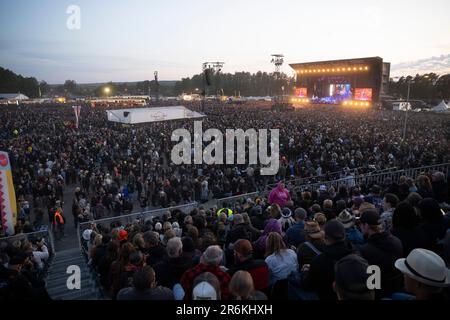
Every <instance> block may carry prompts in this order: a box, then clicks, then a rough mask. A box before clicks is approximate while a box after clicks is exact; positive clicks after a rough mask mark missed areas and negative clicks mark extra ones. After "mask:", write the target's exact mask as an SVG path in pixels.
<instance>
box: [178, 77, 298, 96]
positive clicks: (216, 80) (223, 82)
mask: <svg viewBox="0 0 450 320" xmlns="http://www.w3.org/2000/svg"><path fill="white" fill-rule="evenodd" d="M204 84H205V76H204V74H197V75H194V76H193V77H192V78H183V79H181V81H178V82H177V83H176V84H175V88H174V92H175V94H176V95H179V94H182V93H202V92H203V90H204ZM294 88H295V79H294V78H292V77H288V76H287V75H286V74H284V73H281V74H278V75H277V74H274V73H267V72H261V71H258V72H257V73H250V72H236V73H234V74H231V73H212V74H210V86H206V89H207V90H206V94H207V95H216V94H219V95H222V94H223V95H226V96H234V95H239V94H240V95H241V96H272V95H281V94H283V93H284V94H292V93H293V90H294Z"/></svg>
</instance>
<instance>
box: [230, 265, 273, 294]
mask: <svg viewBox="0 0 450 320" xmlns="http://www.w3.org/2000/svg"><path fill="white" fill-rule="evenodd" d="M229 290H230V295H231V297H232V298H233V299H234V300H267V296H266V295H265V294H264V293H262V292H261V291H255V287H254V283H253V278H252V276H251V275H250V273H249V272H247V271H243V270H240V271H238V272H236V273H235V274H234V275H233V277H232V278H231V280H230V284H229Z"/></svg>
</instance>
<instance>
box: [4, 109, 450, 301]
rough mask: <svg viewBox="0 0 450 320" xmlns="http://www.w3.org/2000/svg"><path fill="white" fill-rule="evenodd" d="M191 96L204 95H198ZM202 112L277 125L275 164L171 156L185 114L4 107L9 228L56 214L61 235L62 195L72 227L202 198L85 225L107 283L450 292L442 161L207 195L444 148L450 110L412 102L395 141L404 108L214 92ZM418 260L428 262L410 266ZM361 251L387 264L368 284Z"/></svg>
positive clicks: (302, 291) (394, 162)
mask: <svg viewBox="0 0 450 320" xmlns="http://www.w3.org/2000/svg"><path fill="white" fill-rule="evenodd" d="M186 106H187V107H188V108H190V109H193V110H197V111H199V110H200V108H201V107H200V105H199V104H197V103H195V102H193V103H191V104H189V105H186ZM205 112H206V115H207V117H206V118H205V119H204V121H203V129H204V130H206V129H208V128H217V129H219V130H220V131H221V132H224V131H225V130H226V129H237V128H240V129H243V130H246V129H249V128H256V129H274V128H278V129H280V160H281V166H280V170H279V172H278V174H277V175H275V176H270V177H267V176H262V175H261V174H260V168H259V167H258V166H254V165H252V166H248V165H235V166H227V165H222V166H220V165H219V166H207V165H182V166H176V165H174V164H172V163H171V162H170V151H171V148H172V146H173V144H174V142H171V140H170V137H171V133H172V132H173V130H175V129H178V128H186V129H188V130H190V131H191V132H192V129H193V124H192V122H189V121H173V122H159V123H152V124H142V125H138V126H126V125H120V124H116V123H109V122H108V121H107V118H106V113H105V109H103V108H91V107H90V106H83V108H82V111H81V119H80V123H79V128H78V129H76V128H75V127H74V125H73V118H74V115H73V110H72V109H71V108H69V107H55V106H40V107H33V106H19V107H16V106H15V107H14V108H13V107H6V108H3V109H2V110H0V114H1V117H2V119H4V121H3V123H2V131H1V132H0V136H1V139H0V149H1V150H5V151H7V152H8V153H9V156H10V160H11V164H12V169H13V179H14V185H15V190H16V195H17V197H18V200H19V201H18V202H19V215H18V223H17V226H16V232H17V233H27V232H30V231H33V230H40V229H41V228H45V227H46V224H47V223H46V221H48V224H50V225H51V227H52V230H53V231H54V233H55V237H56V239H57V240H60V239H64V237H65V234H64V230H65V228H66V226H65V224H66V218H67V214H68V213H67V212H63V211H64V210H63V204H64V203H65V202H67V201H69V202H70V203H71V205H72V207H71V209H72V210H71V211H72V212H71V214H72V215H73V217H74V219H73V221H74V226H73V227H77V225H78V223H80V222H87V221H91V220H93V219H99V218H104V217H109V216H121V215H123V214H127V213H131V212H133V211H136V209H146V208H149V207H155V208H160V207H162V208H168V207H171V206H174V205H177V204H183V203H190V202H192V201H197V202H199V203H200V204H201V203H203V204H204V205H203V206H202V205H200V206H199V207H198V208H197V209H195V210H193V211H192V212H188V213H186V212H182V211H179V210H176V211H172V212H168V213H167V214H165V215H164V216H163V217H161V218H155V219H153V220H150V221H140V222H136V223H132V224H127V225H122V224H120V223H113V224H111V225H92V227H91V228H89V229H87V230H85V231H84V232H83V239H84V240H85V241H86V243H85V246H86V250H87V254H88V256H89V261H90V265H91V267H92V268H93V270H95V272H97V273H98V274H99V277H100V282H101V284H102V286H103V287H104V290H105V292H107V293H108V294H109V295H110V296H111V297H112V298H113V299H164V300H165V299H221V300H227V299H267V298H269V299H275V298H286V299H287V298H294V299H325V300H328V299H338V298H339V299H345V298H357V297H360V296H361V297H365V298H371V299H372V298H373V299H375V298H376V299H381V298H391V299H399V297H400V298H403V299H411V298H417V299H421V298H431V297H443V296H445V295H446V294H447V292H446V291H443V290H441V289H440V288H441V287H442V286H443V284H446V282H448V281H450V280H449V279H450V278H449V277H448V276H447V275H445V277H444V278H443V279H444V282H443V283H442V279H441V278H442V277H441V278H439V277H438V276H440V275H437V274H433V272H435V273H436V272H443V274H445V272H447V271H446V270H447V269H445V266H446V263H448V261H449V260H448V258H449V256H448V255H449V252H448V248H449V247H448V240H446V239H447V238H448V237H447V238H446V231H447V229H448V227H449V225H448V217H447V216H445V215H444V214H445V212H446V210H448V203H450V202H449V199H448V184H447V182H446V181H447V180H448V177H446V176H445V175H444V174H443V173H439V172H436V173H433V174H431V173H430V174H428V175H427V174H424V175H421V176H419V177H418V179H411V178H408V177H402V178H401V179H400V180H399V181H386V182H385V183H384V184H383V185H379V186H378V185H370V186H364V187H363V188H359V186H355V187H353V188H348V187H345V186H341V187H340V188H339V189H337V190H335V189H334V188H328V189H327V188H326V187H325V186H323V188H322V187H320V188H319V190H306V191H295V192H293V191H292V190H287V189H286V188H285V186H284V184H283V183H279V184H278V186H277V187H275V188H273V190H272V191H271V192H270V194H269V195H268V197H264V196H261V197H258V198H249V199H246V200H245V201H244V202H243V203H242V202H239V203H229V204H227V205H223V206H222V207H220V208H217V207H209V206H206V203H207V202H208V200H210V199H219V198H225V197H229V196H234V195H243V194H247V193H249V192H253V191H261V190H265V189H266V188H267V186H268V185H271V184H274V183H276V182H277V181H284V180H289V179H293V178H311V181H317V179H320V180H323V181H326V180H330V178H331V177H332V176H333V175H332V174H331V173H334V172H338V173H339V177H345V176H348V175H355V174H358V173H360V172H365V170H368V169H374V170H384V169H387V168H394V167H396V168H401V169H403V168H411V167H420V166H425V165H433V164H439V163H447V162H449V158H450V153H449V150H450V148H449V143H448V136H449V129H450V127H449V121H448V118H447V117H446V116H445V115H444V116H441V115H433V114H412V115H410V116H409V120H408V131H407V134H406V139H405V140H402V134H401V132H400V131H401V130H402V125H403V121H404V118H403V115H402V114H397V113H395V112H389V111H376V110H345V112H343V111H342V110H334V109H329V108H327V109H326V110H325V109H322V108H318V109H309V108H305V109H300V110H297V111H295V112H274V111H271V110H263V111H261V110H257V109H255V106H245V105H239V106H232V105H222V104H218V105H214V104H212V105H209V106H207V109H206V110H205ZM313 177H316V178H313ZM317 177H318V178H317ZM333 177H334V176H333ZM136 207H138V208H136ZM46 214H47V216H48V219H46V217H45V215H46ZM30 247H31V248H32V249H30ZM14 249H15V250H16V251H14V250H12V249H11V245H9V246H8V247H5V248H2V262H3V263H2V265H8V266H9V267H5V269H7V272H12V271H11V270H14V264H11V261H13V263H19V265H20V267H19V268H18V269H19V271H18V272H19V273H20V272H21V271H20V270H21V269H24V268H25V266H26V265H28V264H29V261H28V260H29V259H28V260H26V259H25V260H24V259H20V254H19V253H23V252H29V251H30V250H31V251H32V252H44V250H43V249H42V246H41V247H39V246H38V245H37V244H33V243H31V245H30V243H26V242H25V243H24V242H20V245H19V244H18V243H16V244H15V247H14ZM29 257H30V256H28V258H29ZM16 258H17V259H18V260H20V261H18V262H17V261H16V260H17V259H16ZM405 258H406V260H402V259H405ZM421 259H422V261H423V260H424V259H428V260H429V261H430V265H433V266H434V269H433V268H430V269H427V268H425V269H426V270H422V269H421V267H422V266H421V265H420V264H419V265H414V263H417V261H421ZM32 260H33V261H35V260H37V259H32ZM428 260H427V261H428ZM8 261H9V262H8ZM34 263H36V261H35V262H34ZM368 265H377V266H379V267H380V269H381V273H382V276H381V290H368V289H367V287H364V286H362V283H363V281H365V280H367V272H362V270H364V268H366V269H367V266H368ZM415 268H416V269H415ZM2 270H3V269H2ZM347 270H351V271H347ZM5 272H6V271H5ZM402 275H404V277H403V276H402ZM430 279H431V280H430ZM433 279H434V280H436V281H435V282H438V283H437V284H436V283H435V282H433V281H434V280H433ZM425 280H426V281H425ZM364 283H365V282H364ZM430 283H431V284H430ZM434 285H435V286H434ZM31 287H32V288H41V286H39V285H32V286H31ZM355 290H356V291H355ZM39 294H40V293H39Z"/></svg>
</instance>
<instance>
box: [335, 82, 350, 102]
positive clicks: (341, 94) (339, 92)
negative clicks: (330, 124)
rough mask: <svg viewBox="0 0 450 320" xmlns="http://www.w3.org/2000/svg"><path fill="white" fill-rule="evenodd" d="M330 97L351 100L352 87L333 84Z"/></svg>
mask: <svg viewBox="0 0 450 320" xmlns="http://www.w3.org/2000/svg"><path fill="white" fill-rule="evenodd" d="M330 97H333V98H337V99H349V98H351V97H352V91H351V86H350V85H349V84H331V85H330Z"/></svg>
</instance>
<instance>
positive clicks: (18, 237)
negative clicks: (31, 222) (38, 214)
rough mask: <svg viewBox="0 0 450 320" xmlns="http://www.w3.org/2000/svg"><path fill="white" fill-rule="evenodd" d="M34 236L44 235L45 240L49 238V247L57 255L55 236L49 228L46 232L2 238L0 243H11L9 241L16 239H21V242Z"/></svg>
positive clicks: (40, 231)
mask: <svg viewBox="0 0 450 320" xmlns="http://www.w3.org/2000/svg"><path fill="white" fill-rule="evenodd" d="M34 235H44V238H45V237H48V240H49V243H47V245H49V246H50V249H51V252H52V253H55V243H54V240H53V235H52V232H51V230H49V229H48V228H46V229H45V230H39V231H33V232H28V233H18V234H15V235H12V236H7V237H3V238H0V241H6V242H9V241H12V240H14V239H20V240H21V239H24V238H26V239H28V240H29V239H30V237H32V236H34Z"/></svg>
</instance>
